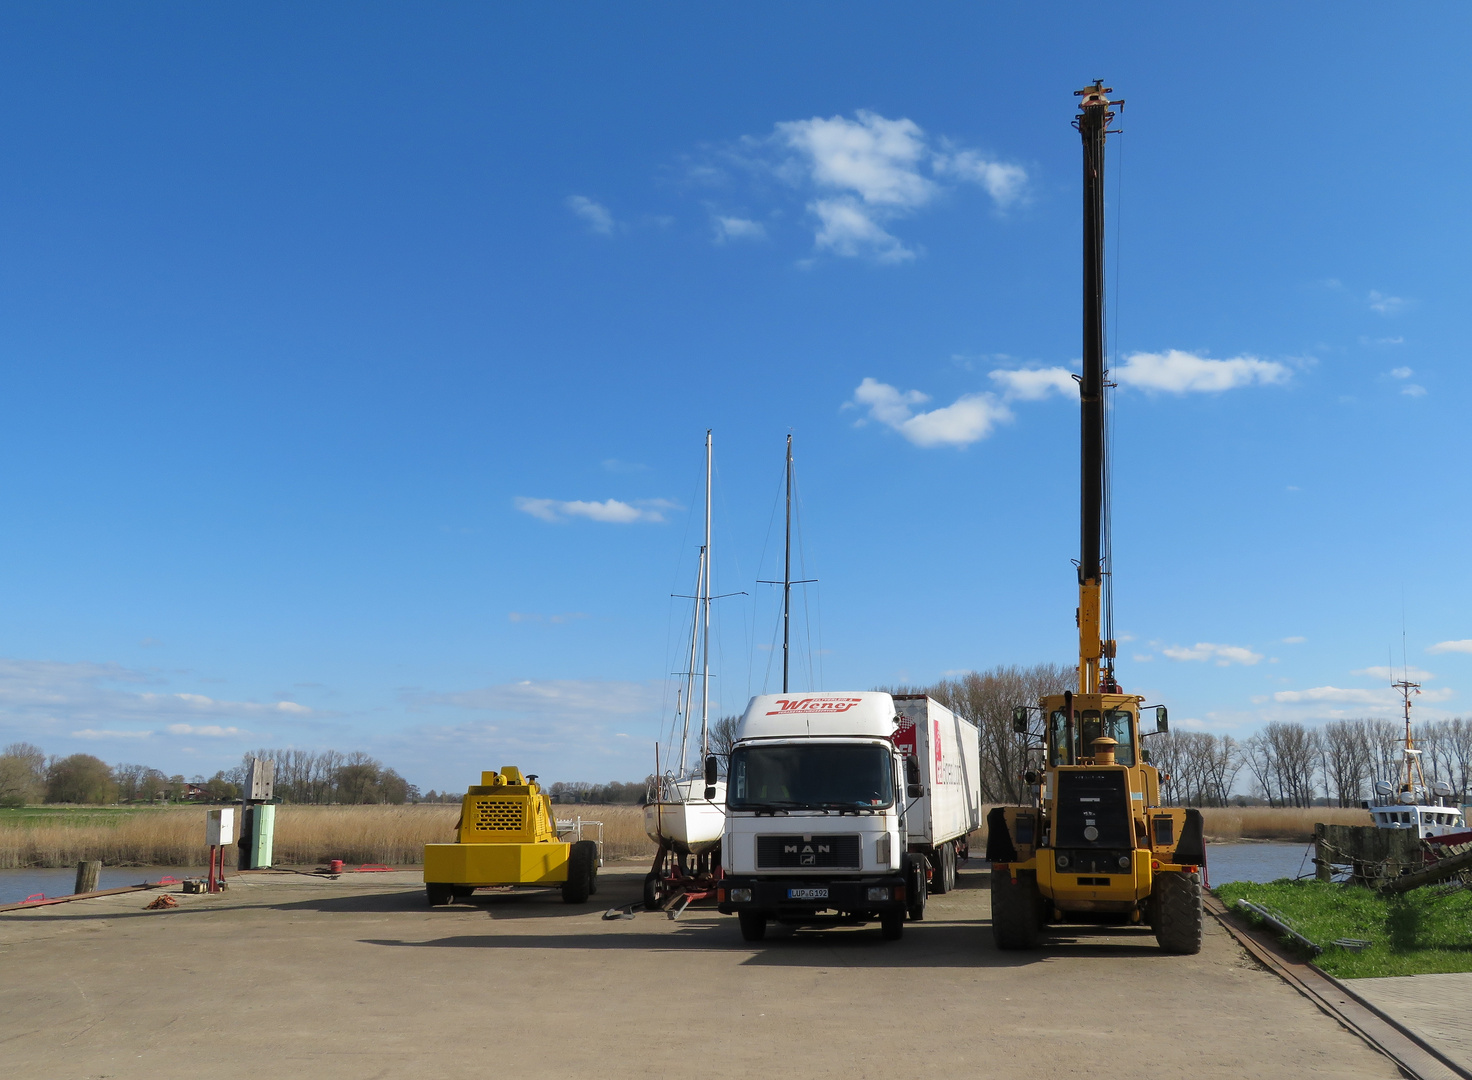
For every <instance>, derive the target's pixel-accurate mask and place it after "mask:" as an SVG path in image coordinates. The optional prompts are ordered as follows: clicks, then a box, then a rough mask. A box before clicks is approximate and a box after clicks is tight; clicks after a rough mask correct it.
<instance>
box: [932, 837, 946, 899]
mask: <svg viewBox="0 0 1472 1080" xmlns="http://www.w3.org/2000/svg"><path fill="white" fill-rule="evenodd" d="M950 861H951V846H950V845H949V844H942V845H941V846H940V847H938V848H936V849H935V858H934V859H933V860H932V861H931V865H932V866H933V868H934V869H933V871H932V873H931V875H930V891H931V892H933V893H935V894H936V895H937V896H939V895H941V894H942V893H948V892H950V891H951V885H950V881H951V879H950V875H949V874H947V873H946V865H947V864H948V863H949V862H950Z"/></svg>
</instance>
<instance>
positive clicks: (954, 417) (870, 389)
mask: <svg viewBox="0 0 1472 1080" xmlns="http://www.w3.org/2000/svg"><path fill="white" fill-rule="evenodd" d="M928 400H929V397H928V396H927V395H926V394H922V393H921V392H920V391H918V390H905V391H901V390H898V389H896V388H895V387H893V386H890V385H889V384H887V383H882V382H879V381H877V380H875V379H872V378H866V379H864V381H863V382H862V383H860V384H859V387H858V389H856V390H855V391H854V396H853V400H852V401H851V402H849V404H850V405H857V406H862V407H867V408H868V410H869V418H870V419H872V420H877V421H879V423H881V424H884V425H885V426H886V427H890V428H893V429H894V430H895V431H898V432H899V433H900V434H901V435H903V436H904V437H905V438H906V439H908V440H909V441H910V442H912V443H914V444H915V445H916V446H925V447H930V446H967V445H969V444H971V443H974V442H976V441H977V440H978V439H984V438H986V437H987V436H988V435H990V434H991V432H992V429H993V428H994V427H996V425H997V424H999V423H1002V422H1005V421H1008V420H1011V419H1012V413H1011V411H1010V410H1009V409H1008V408H1007V406H1006V405H1004V404H1003V403H1002V402H1001V401H1000V400H998V399H997V398H996V397H995V396H994V395H992V394H967V395H965V396H964V397H961V398H958V399H957V400H956V401H954V402H952V403H951V404H950V405H946V406H943V407H941V408H939V409H931V410H930V411H929V412H920V413H917V412H915V411H914V408H913V406H915V405H919V404H921V403H923V402H925V401H928Z"/></svg>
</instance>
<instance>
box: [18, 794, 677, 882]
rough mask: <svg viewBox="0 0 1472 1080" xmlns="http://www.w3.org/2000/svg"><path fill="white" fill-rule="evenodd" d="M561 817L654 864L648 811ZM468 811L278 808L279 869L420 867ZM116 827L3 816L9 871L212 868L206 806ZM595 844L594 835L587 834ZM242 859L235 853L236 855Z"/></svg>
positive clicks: (126, 815) (613, 852)
mask: <svg viewBox="0 0 1472 1080" xmlns="http://www.w3.org/2000/svg"><path fill="white" fill-rule="evenodd" d="M553 809H554V810H555V811H556V816H557V817H558V818H560V819H561V818H575V817H579V816H581V817H582V818H583V819H584V820H585V821H602V822H603V841H604V856H605V858H608V859H617V858H622V857H625V856H634V857H650V856H652V855H653V853H654V847H653V845H652V844H651V843H650V842H649V839H648V837H646V836H645V835H644V811H643V808H642V807H638V806H556V807H554V808H553ZM459 816H460V807H459V806H457V805H455V804H453V803H449V804H445V803H424V804H420V805H418V806H290V805H286V806H278V807H277V808H276V839H275V852H274V859H273V861H274V863H275V864H276V865H278V866H309V865H317V864H320V863H325V862H327V861H328V860H330V859H342V860H343V861H345V862H348V863H381V864H383V865H385V866H417V865H418V864H419V863H421V862H422V861H423V859H424V845H425V844H437V843H448V842H449V841H452V840H454V839H455V822H456V821H457V820H458V818H459ZM110 817H111V820H101V821H99V820H98V819H97V818H96V817H95V816H82V815H78V817H77V819H76V820H68V818H69V815H67V814H57V815H55V816H50V815H48V816H46V817H43V818H35V817H32V818H27V819H24V820H20V821H16V822H13V823H12V822H7V821H5V820H4V818H3V817H0V869H4V870H13V869H21V868H29V867H46V866H72V865H75V864H76V863H77V862H79V861H81V860H83V859H101V860H102V861H103V862H104V863H106V864H107V865H108V866H203V865H205V863H206V861H207V859H208V852H209V849H208V848H207V847H206V846H205V843H204V823H205V811H204V808H203V807H178V808H172V807H171V808H168V809H147V810H137V811H128V812H118V813H115V814H112V815H110ZM584 835H586V836H587V837H589V838H590V839H591V838H592V837H593V835H594V833H593V832H592V831H591V830H589V831H586V832H585V834H584ZM227 858H228V859H230V860H232V861H233V858H234V856H233V853H231V854H230V855H229V856H227Z"/></svg>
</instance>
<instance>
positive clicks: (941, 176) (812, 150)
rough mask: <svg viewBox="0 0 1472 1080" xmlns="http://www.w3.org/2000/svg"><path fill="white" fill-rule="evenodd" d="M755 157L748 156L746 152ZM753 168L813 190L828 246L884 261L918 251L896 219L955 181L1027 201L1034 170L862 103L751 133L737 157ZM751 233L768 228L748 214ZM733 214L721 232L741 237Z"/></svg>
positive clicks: (819, 234)
mask: <svg viewBox="0 0 1472 1080" xmlns="http://www.w3.org/2000/svg"><path fill="white" fill-rule="evenodd" d="M752 154H754V155H755V158H754V159H753V158H750V157H748V156H747V155H752ZM731 157H732V158H733V160H737V161H738V163H739V164H740V165H741V166H742V167H744V168H747V169H759V170H763V171H769V172H770V173H773V174H775V175H776V176H778V177H780V178H781V179H783V180H784V181H786V182H787V183H789V184H791V185H792V186H794V187H796V188H798V189H799V190H803V189H806V190H807V191H809V192H811V193H812V197H811V198H809V199H808V201H807V210H808V213H809V214H811V215H812V217H813V219H814V223H815V228H814V241H815V245H816V247H817V248H818V250H820V251H829V252H832V253H834V254H836V255H841V256H845V257H849V258H853V257H860V256H869V257H873V258H877V259H878V260H880V261H881V262H902V261H905V260H907V259H912V258H914V255H915V253H914V251H912V250H911V249H910V248H908V247H906V246H905V244H904V243H903V242H902V241H901V240H900V239H899V238H897V237H896V236H895V235H894V234H893V233H892V232H891V231H890V229H889V223H891V222H893V221H895V220H897V219H899V218H902V217H906V216H908V215H910V214H913V213H915V212H916V211H918V210H919V209H921V208H922V207H924V206H926V205H928V204H930V203H931V202H933V201H935V199H936V198H937V197H938V196H939V195H941V194H942V193H943V192H944V191H946V190H947V186H948V183H949V184H958V183H959V184H975V185H977V186H978V187H980V188H981V189H982V190H983V191H985V192H986V193H987V194H988V195H989V196H990V197H991V199H992V201H993V202H994V203H995V204H996V205H997V206H998V207H1006V206H1009V205H1011V204H1013V203H1015V202H1017V201H1018V200H1019V199H1021V198H1022V197H1023V195H1024V193H1025V190H1026V185H1027V171H1026V170H1025V169H1024V168H1023V167H1022V166H1020V165H1017V164H1013V163H1010V162H1004V161H999V160H996V159H993V158H991V157H988V156H987V155H984V154H982V153H981V152H980V151H977V150H974V149H968V148H964V147H957V146H954V145H953V144H952V143H951V142H950V140H947V139H944V138H941V139H932V137H931V136H929V135H928V134H927V133H926V132H925V130H924V129H922V128H921V127H920V125H919V124H917V123H915V122H914V121H913V120H910V119H908V118H904V117H901V118H899V119H896V120H891V119H889V118H888V117H884V116H880V115H879V114H878V113H874V112H868V111H866V110H859V111H858V112H856V113H855V114H854V116H853V118H852V119H850V118H848V117H845V116H829V117H821V116H814V117H810V118H808V119H806V120H788V121H784V122H782V123H779V124H777V125H776V126H775V127H774V129H773V133H772V135H771V136H770V137H769V138H766V139H746V140H743V142H742V144H741V151H740V152H739V153H736V154H733V155H731ZM723 175H724V174H723V173H721V171H720V170H718V169H712V168H710V167H708V166H696V167H695V168H694V169H692V171H691V176H692V179H698V180H700V181H703V182H707V183H709V182H714V181H716V180H718V179H721V178H723ZM731 220H733V221H736V222H740V223H741V224H740V225H738V228H739V229H742V230H750V231H743V233H742V235H744V236H756V235H759V234H758V233H757V232H755V231H754V230H756V229H760V228H761V226H759V225H757V224H756V223H755V222H748V221H746V220H745V219H731ZM724 222H725V219H719V218H718V219H717V222H716V228H717V239H718V240H725V239H728V238H730V237H731V236H733V235H734V234H731V233H729V232H728V231H727V226H726V225H725V224H724Z"/></svg>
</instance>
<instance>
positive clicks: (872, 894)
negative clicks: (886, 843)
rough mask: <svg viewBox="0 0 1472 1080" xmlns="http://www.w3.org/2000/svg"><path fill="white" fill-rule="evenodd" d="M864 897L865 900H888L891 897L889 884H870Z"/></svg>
mask: <svg viewBox="0 0 1472 1080" xmlns="http://www.w3.org/2000/svg"><path fill="white" fill-rule="evenodd" d="M885 839H886V840H887V839H889V837H885ZM864 899H865V900H869V901H875V900H878V901H884V900H888V899H889V886H888V885H870V886H869V889H868V891H867V892H866V893H865V895H864Z"/></svg>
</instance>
